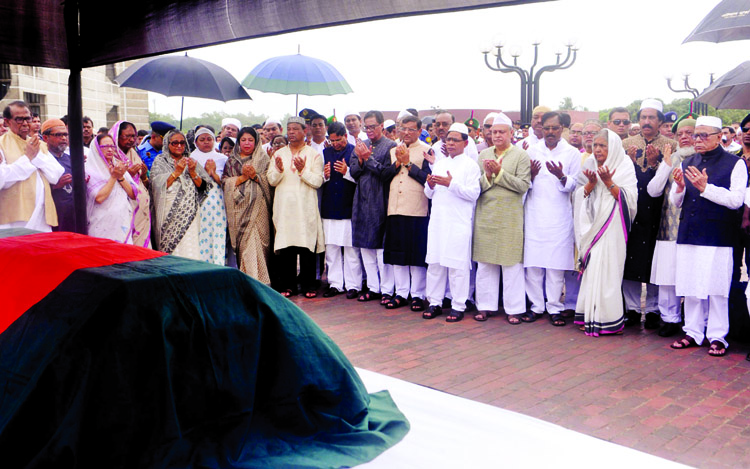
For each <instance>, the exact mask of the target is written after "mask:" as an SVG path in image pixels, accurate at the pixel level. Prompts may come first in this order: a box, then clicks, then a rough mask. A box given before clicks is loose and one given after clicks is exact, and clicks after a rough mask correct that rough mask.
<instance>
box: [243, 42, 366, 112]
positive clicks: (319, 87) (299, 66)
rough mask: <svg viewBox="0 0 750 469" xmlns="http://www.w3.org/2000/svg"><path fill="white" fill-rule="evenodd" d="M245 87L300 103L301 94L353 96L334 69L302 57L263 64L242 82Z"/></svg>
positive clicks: (313, 59) (282, 58)
mask: <svg viewBox="0 0 750 469" xmlns="http://www.w3.org/2000/svg"><path fill="white" fill-rule="evenodd" d="M242 85H243V86H245V87H246V88H251V89H254V90H258V91H265V92H268V93H279V94H294V95H297V103H299V95H301V94H303V95H306V96H314V95H326V96H330V95H334V94H347V93H351V92H352V88H351V87H350V86H349V83H347V82H346V80H345V79H344V77H343V76H341V73H339V71H338V70H336V68H335V67H334V66H333V65H331V64H329V63H328V62H326V61H324V60H320V59H315V58H312V57H308V56H305V55H302V54H299V53H297V54H294V55H284V56H280V57H273V58H271V59H268V60H265V61H263V62H261V63H260V64H259V65H258V66H256V67H255V68H254V69H253V70H252V71H251V72H250V73H249V74H248V75H247V76H246V77H245V79H244V80H242ZM297 107H299V106H298V104H297ZM295 112H296V111H295Z"/></svg>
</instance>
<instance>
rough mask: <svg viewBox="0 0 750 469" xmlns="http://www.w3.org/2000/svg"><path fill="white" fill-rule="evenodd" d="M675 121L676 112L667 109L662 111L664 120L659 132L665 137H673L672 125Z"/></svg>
mask: <svg viewBox="0 0 750 469" xmlns="http://www.w3.org/2000/svg"><path fill="white" fill-rule="evenodd" d="M676 122H677V113H676V112H674V111H669V112H665V113H664V122H662V124H661V126H660V127H659V133H661V134H662V135H664V136H665V137H667V138H672V139H673V138H674V132H672V126H673V125H675V123H676Z"/></svg>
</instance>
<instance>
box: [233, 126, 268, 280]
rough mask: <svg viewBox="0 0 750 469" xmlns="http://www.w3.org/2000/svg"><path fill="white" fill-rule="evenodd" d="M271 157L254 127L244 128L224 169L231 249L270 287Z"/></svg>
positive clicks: (247, 270) (241, 264) (242, 265)
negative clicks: (269, 167)
mask: <svg viewBox="0 0 750 469" xmlns="http://www.w3.org/2000/svg"><path fill="white" fill-rule="evenodd" d="M270 161H271V160H270V158H269V157H268V154H266V152H265V150H263V146H262V145H261V144H260V142H259V138H258V133H257V132H256V131H255V129H253V128H252V127H243V128H242V129H240V132H239V134H237V144H236V145H235V147H234V150H233V152H232V155H231V156H230V157H229V160H228V161H227V163H226V165H225V166H224V175H223V177H222V183H223V184H224V203H225V205H226V209H227V222H228V226H229V237H230V240H231V243H232V249H234V252H235V253H236V255H237V265H238V267H239V268H240V270H242V271H243V272H245V273H246V274H248V275H250V276H251V277H253V278H255V279H258V280H259V281H261V282H263V283H265V284H266V285H270V283H271V277H270V275H269V273H268V256H269V255H270V253H271V207H272V206H273V205H272V204H273V200H272V193H271V186H269V184H268V178H267V176H266V172H267V171H268V165H269V163H270Z"/></svg>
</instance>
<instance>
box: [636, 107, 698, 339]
mask: <svg viewBox="0 0 750 469" xmlns="http://www.w3.org/2000/svg"><path fill="white" fill-rule="evenodd" d="M696 117H697V116H696V115H694V114H691V113H688V114H685V115H684V116H682V117H680V119H679V120H678V121H677V122H675V124H674V126H673V127H674V129H673V130H672V132H673V133H674V134H675V136H676V137H677V139H678V142H677V143H678V145H679V148H678V149H677V151H675V152H674V153H672V152H671V148H670V147H669V146H666V147H664V151H663V154H664V160H662V162H661V163H659V168H658V169H657V170H656V174H655V175H654V178H653V179H652V180H651V182H649V183H648V186H647V190H648V194H649V195H650V196H651V197H654V198H657V197H661V196H662V195H664V194H665V193H667V194H668V193H669V191H670V189H671V187H672V183H673V182H674V178H673V177H672V169H673V168H677V167H679V166H680V164H681V163H682V161H684V160H685V159H686V158H688V157H690V156H692V155H694V154H695V148H694V147H693V133H694V132H695V119H696ZM679 226H680V208H679V207H677V206H675V204H674V203H672V201H671V200H670V198H669V197H665V198H664V203H663V205H662V209H661V222H660V224H659V233H658V234H657V236H656V248H655V249H654V260H653V262H652V263H651V283H653V284H654V285H658V286H659V297H658V305H659V313H660V315H661V320H662V322H663V325H662V326H661V328H660V329H659V335H660V336H661V337H671V336H673V335H674V334H676V333H677V332H679V330H680V321H681V320H682V317H681V315H680V298H679V297H678V296H677V294H676V293H675V276H676V275H677V267H676V265H675V263H676V258H675V251H676V250H677V229H678V228H679Z"/></svg>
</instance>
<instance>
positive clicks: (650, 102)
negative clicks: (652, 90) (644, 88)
mask: <svg viewBox="0 0 750 469" xmlns="http://www.w3.org/2000/svg"><path fill="white" fill-rule="evenodd" d="M643 109H656V110H657V111H659V112H664V105H663V104H662V103H661V101H659V100H658V99H644V100H643V101H642V102H641V109H640V110H643Z"/></svg>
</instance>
